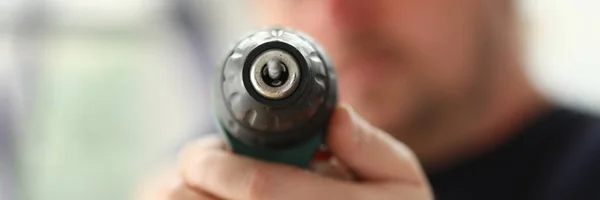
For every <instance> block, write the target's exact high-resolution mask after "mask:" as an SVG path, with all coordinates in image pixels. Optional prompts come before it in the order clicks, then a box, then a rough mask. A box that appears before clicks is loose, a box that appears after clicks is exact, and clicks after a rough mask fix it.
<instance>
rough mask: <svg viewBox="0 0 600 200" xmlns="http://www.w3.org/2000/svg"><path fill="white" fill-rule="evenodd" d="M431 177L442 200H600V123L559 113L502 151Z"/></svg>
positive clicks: (553, 110)
mask: <svg viewBox="0 0 600 200" xmlns="http://www.w3.org/2000/svg"><path fill="white" fill-rule="evenodd" d="M428 176H429V180H430V182H431V184H432V187H433V190H434V193H435V196H436V199H437V200H469V199H487V200H495V199H502V200H508V199H511V200H519V199H531V200H558V199H569V200H570V199H577V200H578V199H586V200H587V199H599V200H600V119H599V118H596V117H593V116H590V115H586V114H582V113H578V112H576V111H572V110H569V109H565V108H561V107H553V108H551V109H548V110H547V111H546V112H544V113H541V114H540V115H539V117H537V118H536V119H535V120H533V121H532V123H530V124H529V125H528V126H526V127H525V128H523V129H522V130H521V131H520V132H519V134H518V135H516V136H515V137H514V138H512V139H511V140H510V141H508V142H507V143H505V144H504V145H502V146H500V147H499V148H496V149H495V150H493V151H491V152H488V153H486V154H483V155H481V156H479V157H477V158H474V159H471V160H469V161H467V162H463V163H462V164H460V165H457V166H455V167H452V168H449V169H446V170H443V171H438V172H435V173H433V174H428Z"/></svg>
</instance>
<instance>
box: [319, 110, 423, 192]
mask: <svg viewBox="0 0 600 200" xmlns="http://www.w3.org/2000/svg"><path fill="white" fill-rule="evenodd" d="M327 145H328V146H329V148H330V149H331V152H332V153H333V155H334V156H335V157H337V158H338V159H339V160H340V161H341V162H342V163H343V164H345V165H346V166H347V167H349V168H350V170H352V171H353V172H354V173H355V174H356V175H357V176H358V178H360V179H362V180H365V181H375V182H386V181H403V182H409V183H415V184H424V183H425V182H426V181H425V178H424V175H423V171H422V170H421V167H420V165H419V163H418V161H417V159H416V158H415V156H414V154H413V153H412V151H411V150H410V149H409V148H408V147H406V146H405V145H404V144H403V143H401V142H399V141H398V140H396V139H395V138H393V137H392V136H390V135H389V134H388V133H386V132H383V131H382V130H380V129H378V128H375V127H374V126H372V125H371V124H369V123H368V122H367V121H365V120H363V119H362V118H361V117H360V116H358V115H357V114H356V113H355V112H354V111H353V110H352V108H350V107H349V106H338V107H337V108H336V109H335V110H334V112H333V116H332V118H331V120H330V123H329V127H328V132H327Z"/></svg>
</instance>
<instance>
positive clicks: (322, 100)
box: [214, 27, 337, 168]
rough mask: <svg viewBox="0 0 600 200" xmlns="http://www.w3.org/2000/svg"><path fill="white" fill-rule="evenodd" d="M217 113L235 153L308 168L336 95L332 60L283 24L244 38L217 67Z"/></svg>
mask: <svg viewBox="0 0 600 200" xmlns="http://www.w3.org/2000/svg"><path fill="white" fill-rule="evenodd" d="M216 80H217V83H216V84H215V86H216V88H215V92H216V93H215V97H216V99H215V101H214V104H215V106H214V108H215V115H216V119H217V121H218V124H219V126H220V127H221V128H222V131H221V133H222V134H223V135H224V136H225V138H226V139H227V141H228V143H229V145H230V147H231V149H232V150H233V152H235V153H238V154H242V155H245V156H249V157H253V158H257V159H261V160H266V161H271V162H279V163H285V164H290V165H294V166H298V167H302V168H307V167H308V165H309V162H310V161H311V158H312V157H313V155H314V154H315V152H317V150H319V149H320V148H322V147H323V146H322V145H323V142H324V136H325V133H326V131H327V130H326V128H327V125H328V120H329V118H330V116H331V114H332V110H333V108H334V106H335V104H336V99H337V85H336V76H335V73H334V71H333V65H332V62H331V60H330V58H329V57H328V56H327V55H326V54H325V52H324V50H323V49H322V48H321V47H320V46H319V45H318V44H317V43H316V42H315V41H314V40H313V39H311V38H309V37H308V36H307V35H305V34H303V33H300V32H298V31H295V30H291V29H288V28H282V27H272V28H267V29H263V30H260V31H257V32H253V33H251V34H250V35H248V36H247V37H244V38H243V39H242V40H241V41H239V42H238V43H237V44H236V45H235V46H234V48H233V49H232V50H231V51H230V53H229V54H228V56H227V58H226V59H225V60H224V62H223V63H222V65H221V66H220V68H219V69H218V75H217V76H216Z"/></svg>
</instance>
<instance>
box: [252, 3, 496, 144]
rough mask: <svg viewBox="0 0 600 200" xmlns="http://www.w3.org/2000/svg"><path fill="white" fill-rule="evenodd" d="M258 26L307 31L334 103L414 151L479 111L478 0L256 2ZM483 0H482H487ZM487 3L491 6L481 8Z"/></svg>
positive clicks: (482, 32)
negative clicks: (328, 61) (329, 67)
mask: <svg viewBox="0 0 600 200" xmlns="http://www.w3.org/2000/svg"><path fill="white" fill-rule="evenodd" d="M256 1H257V2H259V3H258V4H255V5H257V7H258V10H259V13H258V14H259V15H261V17H262V18H261V19H262V22H263V23H264V24H263V25H284V26H288V27H292V28H295V29H298V30H301V31H303V32H306V33H308V34H309V35H311V36H312V37H313V38H314V39H316V40H317V41H318V42H319V43H321V44H322V45H323V46H324V48H325V50H326V51H327V52H328V53H329V55H330V56H331V57H332V58H333V61H334V64H335V69H336V73H337V75H338V84H339V89H340V91H339V92H340V94H339V95H340V102H341V103H348V104H350V105H351V106H352V107H353V108H354V109H355V110H356V111H357V112H358V113H359V114H361V115H362V116H363V117H364V118H365V119H367V120H368V121H370V122H371V123H372V124H374V125H375V126H378V127H380V128H382V129H384V130H385V131H387V132H389V133H391V134H393V135H394V136H396V137H397V138H399V139H401V140H402V141H404V142H406V143H407V144H408V145H409V146H411V147H413V149H414V150H415V151H416V152H417V154H418V153H419V149H422V148H427V146H428V145H429V144H430V143H431V144H433V141H432V140H447V141H451V140H452V138H453V137H454V136H452V135H443V134H441V133H440V134H438V133H436V132H437V131H436V128H441V127H444V125H443V124H446V125H448V124H450V125H451V124H452V121H453V120H454V119H453V118H461V117H462V116H464V115H465V113H466V112H469V113H472V112H474V110H477V109H478V105H479V104H480V103H479V102H481V99H482V97H483V96H485V92H483V91H485V90H486V88H487V86H488V83H487V82H486V81H485V80H487V75H489V74H490V73H489V71H490V69H489V68H490V66H491V65H489V64H488V63H486V62H487V61H486V58H487V56H489V55H487V53H489V52H490V51H489V49H487V48H490V46H492V45H493V44H491V43H490V42H491V41H490V37H491V35H490V34H489V33H490V30H489V28H488V27H491V26H490V23H491V21H492V20H490V17H489V13H490V12H491V11H492V10H493V9H500V8H498V6H495V7H494V6H489V5H484V4H485V3H484V1H479V0H452V1H449V0H256ZM486 3H489V2H486ZM487 8H490V9H487Z"/></svg>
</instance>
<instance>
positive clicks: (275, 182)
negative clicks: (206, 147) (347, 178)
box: [180, 150, 362, 200]
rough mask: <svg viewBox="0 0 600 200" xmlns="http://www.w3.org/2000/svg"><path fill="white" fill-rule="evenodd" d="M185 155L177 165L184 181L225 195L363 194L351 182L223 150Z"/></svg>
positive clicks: (300, 197) (250, 198)
mask: <svg viewBox="0 0 600 200" xmlns="http://www.w3.org/2000/svg"><path fill="white" fill-rule="evenodd" d="M188 158H190V159H192V160H188V161H185V162H182V163H184V166H180V167H181V168H180V169H181V175H182V177H183V179H184V180H185V181H186V183H187V184H188V185H189V186H190V187H192V188H196V189H198V190H203V191H207V192H209V193H211V194H213V195H216V196H218V197H220V198H224V199H238V200H258V199H260V200H280V199H288V200H305V199H316V200H319V199H328V200H336V199H340V200H342V199H343V200H347V199H353V198H356V197H359V196H362V195H361V194H360V193H361V191H362V190H361V189H362V188H360V187H359V186H358V185H356V184H354V183H351V182H343V181H338V180H335V179H331V178H326V177H322V176H319V175H317V174H314V173H311V172H309V171H305V170H302V169H300V168H295V167H291V166H286V165H280V164H275V163H267V162H262V161H258V160H254V159H251V158H247V157H243V156H239V155H234V154H232V153H229V152H225V151H219V150H211V151H203V152H198V153H197V155H196V156H193V157H188ZM334 194H335V195H334Z"/></svg>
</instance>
